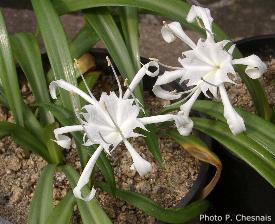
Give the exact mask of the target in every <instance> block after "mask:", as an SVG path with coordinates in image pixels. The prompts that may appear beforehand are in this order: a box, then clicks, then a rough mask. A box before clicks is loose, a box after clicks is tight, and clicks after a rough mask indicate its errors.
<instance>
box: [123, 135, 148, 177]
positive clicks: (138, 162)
mask: <svg viewBox="0 0 275 224" xmlns="http://www.w3.org/2000/svg"><path fill="white" fill-rule="evenodd" d="M124 144H125V146H126V148H127V149H128V151H129V153H130V155H131V157H132V159H133V167H134V168H135V169H136V171H137V172H138V173H139V175H140V176H144V175H145V174H147V173H148V172H151V171H152V165H151V164H150V163H149V162H148V161H147V160H145V159H143V158H142V157H141V156H140V155H139V154H138V153H137V151H136V150H135V149H134V148H133V146H132V145H131V144H130V143H129V142H128V141H127V140H126V139H124ZM133 167H132V168H133Z"/></svg>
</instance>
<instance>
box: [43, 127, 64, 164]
mask: <svg viewBox="0 0 275 224" xmlns="http://www.w3.org/2000/svg"><path fill="white" fill-rule="evenodd" d="M55 128H57V125H56V123H54V124H48V125H47V126H46V127H44V134H43V137H44V138H45V142H46V146H47V149H48V152H49V155H50V158H51V160H50V163H53V164H62V163H64V155H63V153H62V151H61V149H60V147H59V146H58V145H57V144H56V143H55V142H54V141H53V139H54V129H55Z"/></svg>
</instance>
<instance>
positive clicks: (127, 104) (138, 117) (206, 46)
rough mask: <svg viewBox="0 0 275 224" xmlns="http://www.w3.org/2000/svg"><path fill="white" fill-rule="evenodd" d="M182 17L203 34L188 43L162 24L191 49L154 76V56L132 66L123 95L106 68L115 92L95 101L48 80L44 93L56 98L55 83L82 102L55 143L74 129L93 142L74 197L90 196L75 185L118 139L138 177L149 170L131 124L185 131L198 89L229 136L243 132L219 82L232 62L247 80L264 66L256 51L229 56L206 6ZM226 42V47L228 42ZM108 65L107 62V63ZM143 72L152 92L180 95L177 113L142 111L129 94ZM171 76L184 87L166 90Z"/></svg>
mask: <svg viewBox="0 0 275 224" xmlns="http://www.w3.org/2000/svg"><path fill="white" fill-rule="evenodd" d="M186 20H187V21H188V22H190V23H191V22H195V21H197V22H198V23H199V24H200V26H201V27H202V28H203V29H204V30H205V32H206V39H202V38H201V39H199V40H198V42H197V43H194V42H193V41H192V40H191V39H190V38H189V37H188V36H187V35H186V34H185V32H184V31H183V29H182V27H181V25H180V23H178V22H172V23H169V24H166V23H164V26H163V28H162V30H161V33H162V36H163V38H164V40H165V41H166V42H167V43H171V42H172V41H174V40H175V39H176V38H179V39H181V40H182V41H183V42H184V43H186V44H187V45H188V46H189V47H190V48H191V50H188V51H185V52H183V53H182V57H179V59H178V61H179V63H180V64H181V66H182V67H177V68H173V67H170V66H167V67H168V68H170V70H168V71H165V72H164V74H162V75H159V63H158V61H156V60H153V61H150V62H149V63H147V64H145V65H143V67H142V68H141V69H140V70H139V71H138V73H137V74H136V75H135V77H134V78H133V80H132V82H131V83H130V84H129V86H128V87H127V90H126V92H125V93H124V94H123V92H122V87H121V84H120V82H119V79H118V77H117V75H116V73H115V70H114V68H113V67H112V69H113V72H114V75H115V77H116V80H117V83H118V87H119V91H118V95H117V94H116V93H115V92H110V93H109V94H108V93H106V92H103V93H102V94H101V96H100V99H99V100H97V99H96V98H95V97H94V96H93V94H92V93H91V92H90V91H89V88H88V87H87V90H88V92H89V94H86V93H85V92H83V91H82V90H80V89H78V88H77V87H75V86H73V85H72V84H70V83H68V82H66V81H64V80H57V81H53V82H52V83H51V84H50V87H49V88H50V94H51V96H52V98H53V99H56V98H57V96H56V89H57V87H59V88H62V89H64V90H67V91H69V92H70V93H71V94H72V97H73V96H74V95H75V94H77V95H79V96H80V97H82V98H83V99H84V100H85V101H86V102H87V105H85V106H84V107H83V108H82V109H81V110H78V109H76V108H75V114H76V117H77V118H78V121H79V124H76V125H72V126H65V127H61V128H57V129H55V130H54V134H55V138H56V140H55V141H56V143H57V144H58V145H60V146H61V147H63V148H66V149H69V148H71V139H70V138H69V137H68V136H66V135H65V134H66V133H70V132H76V131H80V132H83V133H84V134H83V145H85V146H90V145H97V146H98V147H97V149H96V151H95V152H94V154H93V155H92V156H91V158H90V159H89V161H88V163H87V165H86V167H85V168H84V170H83V172H82V174H81V176H80V178H79V181H78V183H77V185H76V187H75V188H74V190H73V193H74V195H75V197H77V198H79V199H82V200H84V201H90V200H91V199H92V198H94V196H95V192H96V190H95V189H94V188H92V190H91V192H90V193H89V194H88V195H86V196H83V195H82V192H81V190H82V188H83V187H84V186H85V185H86V184H87V183H88V182H89V179H90V176H91V174H92V171H93V168H94V166H95V163H96V161H97V159H98V157H99V155H100V154H101V152H102V151H103V150H104V151H105V152H106V153H107V154H108V155H110V156H111V155H112V152H113V151H114V150H115V149H116V147H117V146H118V145H119V144H121V143H123V144H124V145H125V146H126V148H127V150H128V152H129V153H130V155H131V157H132V160H133V164H132V166H131V169H135V170H136V171H137V172H138V173H139V175H140V176H144V175H145V174H146V173H148V172H150V171H151V169H152V167H151V164H150V163H149V162H148V161H147V160H145V159H144V158H142V157H141V156H140V155H139V154H138V153H137V151H136V150H135V149H134V148H133V146H132V145H131V144H130V142H129V141H128V139H129V138H135V137H138V136H141V134H139V133H137V132H135V129H137V128H139V129H143V130H145V131H147V129H146V125H147V124H152V123H161V122H166V121H174V123H175V125H176V127H177V130H178V132H179V133H180V134H181V135H183V136H187V135H189V134H190V133H191V132H192V128H193V121H192V120H191V119H190V117H189V115H190V111H191V108H192V105H193V104H194V102H195V101H196V99H197V98H198V97H199V95H200V94H201V92H202V93H203V94H204V95H205V96H206V97H208V98H211V97H213V98H215V99H221V101H222V103H223V105H224V117H225V118H226V120H227V123H228V126H229V128H230V130H231V132H232V133H233V134H234V135H237V134H239V133H241V132H243V131H245V124H244V121H243V119H242V117H241V116H240V115H239V114H238V113H237V112H236V111H235V110H234V108H233V107H232V105H231V103H230V100H229V98H228V95H227V92H226V89H225V86H224V84H225V83H232V84H234V82H233V81H232V80H231V79H230V77H231V76H230V75H233V76H236V75H237V73H236V72H235V69H234V65H245V66H246V69H245V73H246V74H247V75H248V76H249V77H250V78H252V79H257V78H259V77H261V76H262V74H263V73H264V72H265V71H266V65H265V64H264V63H263V62H262V61H261V59H260V58H259V57H258V56H256V55H251V56H248V57H245V58H238V59H234V58H233V51H234V48H235V45H234V44H233V45H232V44H231V42H230V41H228V40H223V41H220V42H215V39H214V37H215V36H214V33H213V30H212V22H213V18H212V17H211V14H210V10H209V9H207V8H202V7H199V6H192V7H191V9H190V11H189V13H188V15H187V18H186ZM201 22H202V23H201ZM230 44H231V46H230V47H228V45H230ZM109 65H111V64H110V62H109ZM111 66H112V65H111ZM151 67H153V68H154V72H151V69H150V68H151ZM171 69H173V70H171ZM145 75H148V76H151V77H157V76H158V77H157V81H156V83H155V85H154V86H153V89H152V90H153V92H154V94H155V95H156V96H157V97H159V98H162V99H167V100H177V99H179V100H180V101H179V102H178V103H180V104H181V106H180V110H179V111H178V112H177V114H165V115H157V116H149V117H146V116H142V113H143V105H142V104H141V103H140V102H139V101H138V99H137V98H135V96H134V94H133V91H134V90H135V88H136V87H137V86H138V84H139V83H140V82H141V81H142V79H143V77H144V76H145ZM174 81H178V82H179V83H180V84H182V83H183V82H186V85H187V87H188V89H187V90H186V91H184V92H175V91H171V92H169V91H167V90H165V89H163V88H162V85H165V84H169V83H171V82H174Z"/></svg>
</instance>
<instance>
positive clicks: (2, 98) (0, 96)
mask: <svg viewBox="0 0 275 224" xmlns="http://www.w3.org/2000/svg"><path fill="white" fill-rule="evenodd" d="M0 104H1V106H5V107H7V108H9V104H8V100H7V97H6V95H5V93H4V89H3V86H2V85H1V84H0Z"/></svg>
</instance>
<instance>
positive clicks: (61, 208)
mask: <svg viewBox="0 0 275 224" xmlns="http://www.w3.org/2000/svg"><path fill="white" fill-rule="evenodd" d="M74 204H75V197H74V195H73V193H72V191H70V192H68V193H67V194H66V196H65V197H64V198H62V200H61V201H60V202H59V203H58V205H57V206H56V207H55V208H54V209H53V210H52V212H51V214H50V215H49V216H48V219H47V222H46V224H56V223H58V224H70V220H71V218H72V215H73V211H74V210H73V209H74Z"/></svg>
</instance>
